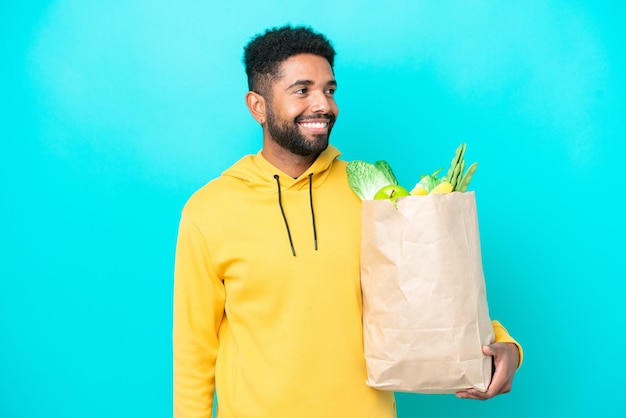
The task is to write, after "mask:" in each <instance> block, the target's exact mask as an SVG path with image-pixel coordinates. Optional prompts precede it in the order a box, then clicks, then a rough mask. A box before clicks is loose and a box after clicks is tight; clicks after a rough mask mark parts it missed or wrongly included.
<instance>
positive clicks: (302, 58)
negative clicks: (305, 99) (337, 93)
mask: <svg viewBox="0 0 626 418" xmlns="http://www.w3.org/2000/svg"><path fill="white" fill-rule="evenodd" d="M280 70H281V71H280V73H281V74H280V78H279V80H278V84H283V83H287V84H291V83H293V82H295V81H297V80H308V81H313V82H315V83H323V84H326V83H329V82H333V81H335V76H334V74H333V70H332V68H330V64H329V63H328V61H327V60H326V58H323V57H320V56H319V55H313V54H298V55H294V56H292V57H289V58H287V59H286V60H285V61H283V63H282V64H281V66H280Z"/></svg>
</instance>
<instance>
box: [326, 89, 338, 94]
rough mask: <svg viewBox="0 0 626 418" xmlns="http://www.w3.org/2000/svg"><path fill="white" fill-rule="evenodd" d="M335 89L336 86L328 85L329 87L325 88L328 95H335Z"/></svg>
mask: <svg viewBox="0 0 626 418" xmlns="http://www.w3.org/2000/svg"><path fill="white" fill-rule="evenodd" d="M335 91H337V89H336V88H334V87H330V88H327V89H326V94H327V95H329V96H334V95H335Z"/></svg>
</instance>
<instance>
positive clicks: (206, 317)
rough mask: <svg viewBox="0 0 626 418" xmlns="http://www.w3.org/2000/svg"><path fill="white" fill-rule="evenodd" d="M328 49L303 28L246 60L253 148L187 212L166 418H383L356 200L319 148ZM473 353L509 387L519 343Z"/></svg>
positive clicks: (267, 37)
mask: <svg viewBox="0 0 626 418" xmlns="http://www.w3.org/2000/svg"><path fill="white" fill-rule="evenodd" d="M334 57H335V51H334V49H333V47H332V46H331V44H330V43H329V41H328V40H327V39H326V38H325V37H324V36H323V35H320V34H318V33H316V32H314V31H312V30H311V29H308V28H304V27H295V28H294V27H290V26H285V27H281V28H275V29H271V30H268V31H266V32H265V33H264V34H262V35H260V36H257V37H256V38H254V39H253V40H252V41H251V42H250V43H249V44H248V45H247V46H246V48H245V56H244V61H245V66H246V72H247V75H248V83H249V90H250V91H249V92H248V93H247V95H246V104H247V106H248V108H249V110H250V113H251V114H252V116H253V117H254V118H255V119H256V121H257V122H258V123H259V124H260V125H261V126H262V128H263V148H262V150H261V151H260V152H259V153H257V154H256V155H248V156H245V157H243V158H242V159H241V160H240V161H239V162H237V163H236V164H234V165H233V166H232V167H231V168H229V169H228V170H226V171H225V172H224V173H223V174H222V176H220V177H219V178H217V179H215V180H213V181H211V182H209V183H208V184H207V185H205V186H204V187H203V188H201V189H200V190H198V191H197V192H196V193H195V194H194V195H193V196H192V197H191V199H190V200H189V201H188V202H187V204H186V205H185V208H184V210H183V213H182V217H181V224H180V231H179V239H178V245H177V255H176V268H175V297H174V305H175V306H174V409H175V416H176V417H178V418H183V417H210V416H211V410H212V406H213V396H214V393H215V392H216V393H217V399H218V404H217V408H218V414H219V417H220V418H228V417H235V416H236V417H263V418H280V417H288V418H293V417H297V418H306V417H315V418H329V417H330V418H332V417H337V418H351V417H354V418H357V417H358V418H364V417H376V418H387V417H394V416H395V401H394V396H393V393H391V392H385V391H379V390H375V389H373V388H370V387H368V386H367V385H366V384H365V381H366V370H365V360H364V355H363V336H362V325H361V313H362V310H361V309H362V308H361V289H360V280H359V248H360V242H359V238H360V200H359V199H358V197H356V195H354V193H353V192H352V191H351V189H350V188H349V186H348V183H347V177H346V172H345V167H346V163H345V162H344V161H341V160H338V159H337V157H338V156H339V152H338V150H337V149H336V148H334V147H333V146H330V145H329V143H328V139H329V137H330V132H331V130H332V128H333V126H334V123H335V120H336V118H337V115H338V108H337V104H336V102H335V99H334V93H335V89H336V87H337V82H336V81H335V77H334V72H333V63H334ZM494 330H495V331H496V339H497V340H498V341H500V342H498V343H494V344H492V345H491V346H489V347H486V348H485V349H484V351H485V354H486V355H493V356H494V364H495V365H496V372H495V375H494V377H493V380H492V384H491V386H490V389H489V391H488V392H487V393H486V394H481V393H479V392H476V391H471V390H468V391H466V392H462V393H460V394H459V396H461V397H470V398H475V399H486V398H488V397H492V396H494V395H496V394H498V393H500V392H506V391H508V390H509V389H510V386H511V382H512V379H513V375H514V372H515V369H516V368H517V366H518V364H519V361H520V353H519V351H518V347H517V345H516V344H515V343H514V341H513V340H512V338H511V337H509V335H508V333H507V332H506V330H504V328H502V327H501V326H500V325H499V324H497V323H495V325H494Z"/></svg>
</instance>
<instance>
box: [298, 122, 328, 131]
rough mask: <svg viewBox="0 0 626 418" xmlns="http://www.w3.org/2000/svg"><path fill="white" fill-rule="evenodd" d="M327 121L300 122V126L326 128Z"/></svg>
mask: <svg viewBox="0 0 626 418" xmlns="http://www.w3.org/2000/svg"><path fill="white" fill-rule="evenodd" d="M328 124H329V122H328V121H326V122H300V126H302V127H303V128H306V129H326V128H328Z"/></svg>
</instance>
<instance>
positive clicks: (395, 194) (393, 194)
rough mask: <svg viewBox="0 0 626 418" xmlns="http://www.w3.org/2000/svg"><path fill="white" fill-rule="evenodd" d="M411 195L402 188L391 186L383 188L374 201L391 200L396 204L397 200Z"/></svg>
mask: <svg viewBox="0 0 626 418" xmlns="http://www.w3.org/2000/svg"><path fill="white" fill-rule="evenodd" d="M410 195H411V193H409V191H408V190H407V189H405V188H404V187H402V186H398V185H397V184H396V185H389V186H385V187H383V188H381V189H380V190H379V191H377V192H376V194H375V195H374V200H385V199H387V200H391V201H392V202H394V203H395V201H396V199H397V198H399V197H402V196H410Z"/></svg>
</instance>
